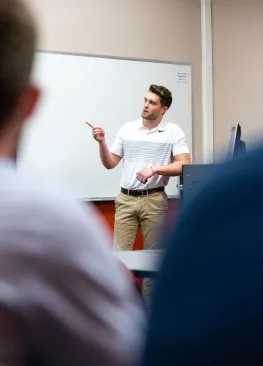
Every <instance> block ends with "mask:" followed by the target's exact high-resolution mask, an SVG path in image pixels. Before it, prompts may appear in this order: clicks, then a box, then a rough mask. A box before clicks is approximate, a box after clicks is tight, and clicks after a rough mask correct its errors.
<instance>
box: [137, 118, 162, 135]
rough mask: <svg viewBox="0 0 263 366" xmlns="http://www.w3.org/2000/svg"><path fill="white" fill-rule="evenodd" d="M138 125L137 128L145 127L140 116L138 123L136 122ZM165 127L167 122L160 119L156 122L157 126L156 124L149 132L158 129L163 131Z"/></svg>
mask: <svg viewBox="0 0 263 366" xmlns="http://www.w3.org/2000/svg"><path fill="white" fill-rule="evenodd" d="M138 126H139V129H141V128H142V129H145V127H144V125H143V119H142V118H140V119H139V124H138ZM166 128H167V122H165V121H164V120H162V121H161V122H160V123H159V124H158V126H156V127H155V128H153V129H152V130H151V132H154V131H158V132H163V131H165V130H166Z"/></svg>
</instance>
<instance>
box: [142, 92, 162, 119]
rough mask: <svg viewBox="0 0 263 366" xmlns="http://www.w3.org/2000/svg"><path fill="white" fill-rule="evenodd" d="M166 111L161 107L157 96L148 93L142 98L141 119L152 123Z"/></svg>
mask: <svg viewBox="0 0 263 366" xmlns="http://www.w3.org/2000/svg"><path fill="white" fill-rule="evenodd" d="M166 111H167V107H163V106H162V105H161V100H160V97H159V95H156V94H154V93H152V92H150V91H148V93H147V94H146V96H145V97H144V105H143V110H142V118H144V119H146V120H148V121H154V120H156V119H157V118H159V117H160V116H162V115H163V114H164V113H165V112H166Z"/></svg>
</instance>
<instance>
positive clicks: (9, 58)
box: [0, 0, 40, 158]
mask: <svg viewBox="0 0 263 366" xmlns="http://www.w3.org/2000/svg"><path fill="white" fill-rule="evenodd" d="M36 38H37V35H36V28H35V24H34V20H33V18H32V16H31V14H30V12H29V10H28V9H27V7H25V5H24V4H23V2H22V1H19V0H0V101H1V102H0V156H1V157H9V158H10V157H15V156H16V152H17V148H18V144H19V139H20V136H21V133H22V130H23V125H24V123H25V121H26V119H27V118H28V117H29V116H30V115H31V114H32V112H33V111H34V108H35V105H36V103H37V101H38V98H39V94H40V92H39V89H38V88H37V87H36V86H34V85H32V84H31V81H30V75H31V70H32V64H33V58H34V53H35V48H36Z"/></svg>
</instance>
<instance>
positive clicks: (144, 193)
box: [121, 187, 164, 196]
mask: <svg viewBox="0 0 263 366" xmlns="http://www.w3.org/2000/svg"><path fill="white" fill-rule="evenodd" d="M163 191H164V187H158V188H152V189H141V190H139V189H136V190H132V189H126V188H122V187H121V192H122V193H124V194H127V195H129V196H147V195H148V194H152V193H156V192H163Z"/></svg>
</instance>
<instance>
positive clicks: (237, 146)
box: [227, 123, 246, 159]
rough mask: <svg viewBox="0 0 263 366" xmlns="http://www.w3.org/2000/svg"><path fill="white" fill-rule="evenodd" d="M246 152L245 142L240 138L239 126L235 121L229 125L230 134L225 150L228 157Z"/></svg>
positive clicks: (238, 155)
mask: <svg viewBox="0 0 263 366" xmlns="http://www.w3.org/2000/svg"><path fill="white" fill-rule="evenodd" d="M245 153H246V144H245V142H244V141H242V140H241V126H240V124H239V123H236V125H235V126H233V127H231V134H230V140H229V146H228V152H227V158H228V159H235V158H238V157H240V156H242V155H244V154H245Z"/></svg>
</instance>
